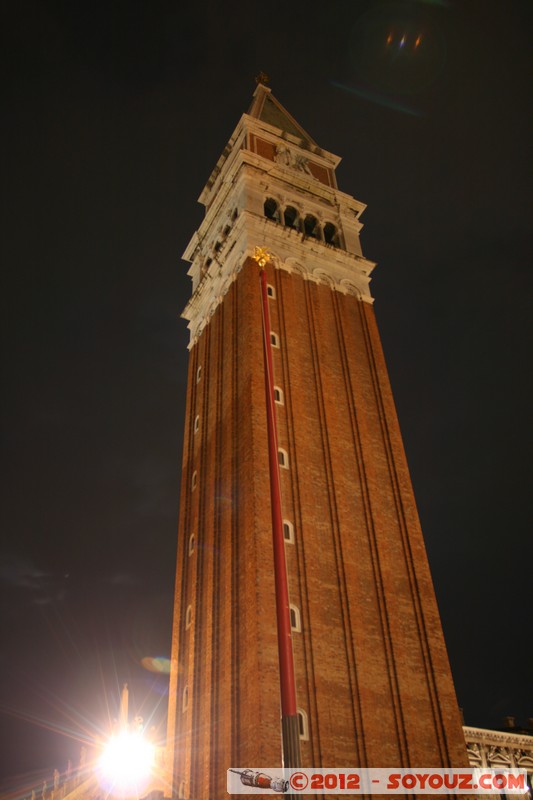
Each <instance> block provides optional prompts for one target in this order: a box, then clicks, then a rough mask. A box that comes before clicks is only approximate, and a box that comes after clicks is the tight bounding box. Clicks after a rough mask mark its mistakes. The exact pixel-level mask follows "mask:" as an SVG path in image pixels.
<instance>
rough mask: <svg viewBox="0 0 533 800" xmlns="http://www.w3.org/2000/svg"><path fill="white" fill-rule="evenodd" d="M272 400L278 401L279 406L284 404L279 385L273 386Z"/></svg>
mask: <svg viewBox="0 0 533 800" xmlns="http://www.w3.org/2000/svg"><path fill="white" fill-rule="evenodd" d="M274 402H276V403H278V404H279V405H280V406H283V405H285V400H284V398H283V391H282V390H281V389H280V388H279V386H274Z"/></svg>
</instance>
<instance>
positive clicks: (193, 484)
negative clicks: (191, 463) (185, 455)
mask: <svg viewBox="0 0 533 800" xmlns="http://www.w3.org/2000/svg"><path fill="white" fill-rule="evenodd" d="M197 480H198V473H197V472H196V470H194V472H193V474H192V479H191V492H194V490H195V489H196V481H197Z"/></svg>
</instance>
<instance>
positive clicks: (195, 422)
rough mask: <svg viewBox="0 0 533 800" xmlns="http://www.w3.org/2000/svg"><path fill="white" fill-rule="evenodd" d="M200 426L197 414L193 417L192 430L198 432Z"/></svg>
mask: <svg viewBox="0 0 533 800" xmlns="http://www.w3.org/2000/svg"><path fill="white" fill-rule="evenodd" d="M199 428H200V415H199V414H197V415H196V417H195V418H194V432H195V433H198V429H199Z"/></svg>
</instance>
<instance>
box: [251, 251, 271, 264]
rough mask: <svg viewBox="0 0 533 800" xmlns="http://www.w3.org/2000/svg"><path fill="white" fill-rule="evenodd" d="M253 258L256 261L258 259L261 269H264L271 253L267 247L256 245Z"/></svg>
mask: <svg viewBox="0 0 533 800" xmlns="http://www.w3.org/2000/svg"><path fill="white" fill-rule="evenodd" d="M252 258H253V259H254V261H257V263H258V264H259V266H260V267H261V269H263V267H264V266H265V264H266V263H267V262H268V261H270V253H269V252H268V250H267V249H266V247H256V248H255V250H254V254H253V256H252Z"/></svg>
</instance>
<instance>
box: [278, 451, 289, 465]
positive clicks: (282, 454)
mask: <svg viewBox="0 0 533 800" xmlns="http://www.w3.org/2000/svg"><path fill="white" fill-rule="evenodd" d="M278 463H279V465H280V467H283V468H284V469H289V454H288V453H287V451H286V450H284V449H283V447H280V448H279V449H278Z"/></svg>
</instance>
